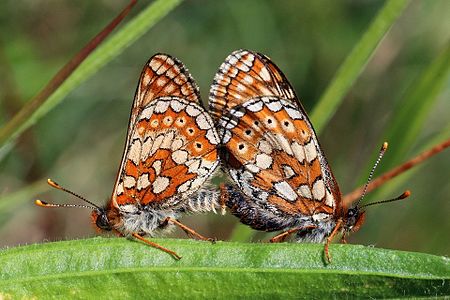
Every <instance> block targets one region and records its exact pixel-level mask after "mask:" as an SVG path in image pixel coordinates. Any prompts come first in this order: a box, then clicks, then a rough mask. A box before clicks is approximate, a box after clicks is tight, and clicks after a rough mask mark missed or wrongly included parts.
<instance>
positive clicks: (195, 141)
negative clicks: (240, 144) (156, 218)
mask: <svg viewBox="0 0 450 300" xmlns="http://www.w3.org/2000/svg"><path fill="white" fill-rule="evenodd" d="M218 143H219V137H218V134H217V131H216V130H215V128H214V123H213V120H212V119H211V117H210V116H209V114H208V113H207V112H206V111H205V109H204V108H203V107H202V106H201V101H200V97H199V92H198V88H197V86H196V84H195V82H194V81H193V79H192V77H191V75H190V74H189V72H188V71H187V70H186V68H185V67H184V66H183V64H182V63H181V62H180V61H178V60H177V59H175V58H173V57H170V56H168V55H165V54H157V55H155V56H153V57H152V58H150V60H149V61H148V62H147V64H146V65H145V66H144V69H143V71H142V74H141V77H140V80H139V84H138V87H137V91H136V95H135V99H134V104H133V108H132V111H131V116H130V123H129V127H128V134H127V141H126V145H125V150H124V154H123V158H122V162H121V166H120V169H119V173H118V176H117V180H116V184H115V188H114V191H113V195H112V200H113V201H112V203H113V205H114V206H120V205H127V204H139V205H166V206H167V205H168V206H171V205H176V204H177V203H178V202H180V201H182V200H183V199H186V197H187V196H188V195H190V194H192V193H193V192H195V191H196V190H198V189H199V188H200V187H201V185H202V184H203V183H204V182H205V181H206V180H207V179H208V178H209V177H210V176H211V175H212V173H213V172H214V170H215V169H216V167H217V166H218V163H219V162H218V154H217V149H216V146H217V144H218Z"/></svg>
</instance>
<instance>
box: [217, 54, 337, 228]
mask: <svg viewBox="0 0 450 300" xmlns="http://www.w3.org/2000/svg"><path fill="white" fill-rule="evenodd" d="M210 110H211V114H212V115H213V116H215V117H216V119H217V120H216V123H217V128H218V132H219V136H220V139H221V144H222V147H223V148H224V150H225V151H224V158H223V163H224V168H225V169H226V171H227V172H228V173H229V175H230V176H231V178H232V179H233V181H234V182H235V184H236V185H237V187H239V189H238V190H236V189H233V188H231V187H227V189H228V196H227V198H228V199H227V200H226V201H227V203H226V204H227V206H229V207H230V208H231V210H232V212H233V214H235V215H237V216H238V217H240V218H241V221H242V222H244V223H246V224H249V225H251V226H252V227H253V228H255V229H260V230H266V231H272V230H280V229H284V228H286V227H289V226H293V225H298V220H299V219H301V218H314V219H317V218H320V219H324V218H329V217H331V216H332V215H333V214H334V212H335V210H336V209H337V208H338V206H339V205H340V197H341V194H340V191H339V187H338V185H337V182H336V180H335V179H334V176H333V174H332V172H331V169H330V167H329V166H328V163H327V161H326V158H325V156H324V154H323V152H322V150H321V148H320V145H319V142H318V140H317V137H316V134H315V132H314V129H313V127H312V125H311V122H310V121H309V119H308V116H307V115H306V113H305V111H304V109H303V107H302V106H301V104H300V102H299V100H298V99H297V97H296V96H295V93H294V91H293V89H292V87H291V85H290V84H289V82H288V81H287V79H286V77H285V76H284V75H283V73H282V72H281V71H280V70H279V69H278V67H276V66H275V64H273V63H272V62H271V61H270V59H269V58H267V57H266V56H264V55H262V54H259V53H254V52H251V51H247V50H238V51H235V52H233V53H232V54H231V55H229V56H228V57H227V58H226V60H225V62H224V63H223V64H222V65H221V66H220V68H219V71H218V73H217V74H216V76H215V79H214V82H213V85H212V87H211V91H210Z"/></svg>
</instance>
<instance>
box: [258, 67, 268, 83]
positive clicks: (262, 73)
mask: <svg viewBox="0 0 450 300" xmlns="http://www.w3.org/2000/svg"><path fill="white" fill-rule="evenodd" d="M259 76H261V78H262V79H263V80H265V81H270V74H269V71H267V69H266V68H262V69H261V71H259Z"/></svg>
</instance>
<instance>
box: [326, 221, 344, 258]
mask: <svg viewBox="0 0 450 300" xmlns="http://www.w3.org/2000/svg"><path fill="white" fill-rule="evenodd" d="M341 227H342V219H339V220H338V221H337V223H336V226H335V227H334V229H333V231H332V232H331V234H330V235H329V236H328V237H327V241H326V242H325V247H324V249H323V251H324V252H325V256H326V258H327V261H328V263H331V256H330V253H329V251H328V248H329V246H330V243H331V241H332V240H333V238H334V236H335V235H336V234H337V233H338V232H339V229H340V228H341Z"/></svg>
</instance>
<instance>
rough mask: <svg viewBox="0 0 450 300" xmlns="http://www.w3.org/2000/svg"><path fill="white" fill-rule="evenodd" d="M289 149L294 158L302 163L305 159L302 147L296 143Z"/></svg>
mask: <svg viewBox="0 0 450 300" xmlns="http://www.w3.org/2000/svg"><path fill="white" fill-rule="evenodd" d="M291 149H292V152H293V153H294V156H295V158H296V159H297V160H298V161H299V162H303V160H304V159H305V150H303V146H301V145H300V144H299V143H297V142H293V143H292V144H291Z"/></svg>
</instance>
